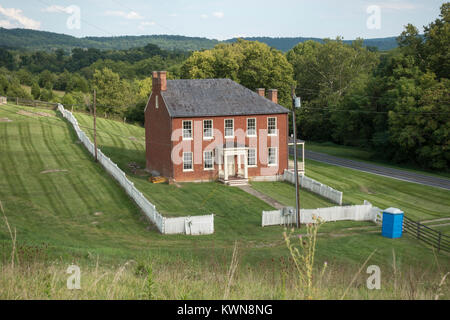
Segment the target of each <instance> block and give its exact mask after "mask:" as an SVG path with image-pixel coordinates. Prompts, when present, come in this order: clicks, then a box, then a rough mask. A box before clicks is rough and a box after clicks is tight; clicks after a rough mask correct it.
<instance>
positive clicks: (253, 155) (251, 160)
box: [247, 148, 256, 167]
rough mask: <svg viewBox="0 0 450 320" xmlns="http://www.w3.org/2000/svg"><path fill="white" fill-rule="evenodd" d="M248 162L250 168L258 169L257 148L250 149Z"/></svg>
mask: <svg viewBox="0 0 450 320" xmlns="http://www.w3.org/2000/svg"><path fill="white" fill-rule="evenodd" d="M247 161H248V166H249V167H256V148H250V149H248V157H247Z"/></svg>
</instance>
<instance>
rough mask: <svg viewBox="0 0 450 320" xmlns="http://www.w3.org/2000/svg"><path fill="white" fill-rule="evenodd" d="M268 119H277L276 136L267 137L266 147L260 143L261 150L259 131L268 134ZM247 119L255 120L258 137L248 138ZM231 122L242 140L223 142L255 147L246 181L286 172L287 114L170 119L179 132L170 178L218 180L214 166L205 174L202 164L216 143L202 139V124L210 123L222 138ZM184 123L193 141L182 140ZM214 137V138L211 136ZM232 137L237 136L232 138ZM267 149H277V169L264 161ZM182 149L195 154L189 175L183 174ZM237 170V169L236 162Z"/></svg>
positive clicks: (175, 143) (216, 168)
mask: <svg viewBox="0 0 450 320" xmlns="http://www.w3.org/2000/svg"><path fill="white" fill-rule="evenodd" d="M269 117H275V118H276V119H277V129H278V133H277V136H275V137H267V143H263V146H264V147H263V148H261V146H260V140H261V139H264V138H263V135H264V134H261V133H260V131H259V130H260V129H264V130H267V119H268V118H269ZM247 118H256V128H257V137H256V138H255V137H251V138H250V137H247V135H246V130H247ZM226 119H234V130H235V131H237V130H242V132H243V139H241V140H240V141H238V140H239V139H238V138H237V137H235V138H234V139H225V138H224V141H226V142H227V143H228V142H233V141H234V142H239V143H241V144H245V145H246V146H249V147H255V146H256V149H257V166H256V167H249V168H248V174H249V178H251V177H255V176H273V175H281V174H283V172H284V170H285V169H287V168H288V149H287V139H288V115H287V114H276V115H256V116H252V115H249V116H234V117H205V118H175V119H172V128H173V129H174V130H175V129H178V130H179V132H180V134H179V138H178V140H177V141H174V142H173V148H174V155H175V156H176V157H175V158H177V159H178V163H174V164H173V178H174V179H175V180H177V181H200V180H214V179H216V178H217V177H218V165H217V164H215V165H214V170H205V169H204V161H203V151H204V150H206V148H207V147H208V146H214V145H215V143H219V142H220V141H217V139H216V138H214V139H213V140H204V139H203V120H213V129H214V130H218V131H220V132H221V134H222V136H223V137H224V131H225V120H226ZM183 120H192V121H193V139H192V140H183V138H182V124H183ZM214 136H215V137H216V134H214ZM235 136H238V135H237V134H235ZM194 141H201V143H199V144H197V148H198V149H201V150H200V151H199V150H194V148H195V145H196V144H195V143H194ZM267 147H277V148H278V157H277V158H278V166H277V167H275V168H274V167H269V166H268V165H267V161H266V162H265V164H264V163H263V162H264V159H263V157H264V158H266V157H267V153H268V151H267V149H266V148H267ZM182 148H183V149H184V152H186V151H191V152H193V154H194V170H193V171H192V172H185V171H183V162H182V152H183V151H182ZM235 162H236V166H237V161H236V160H235Z"/></svg>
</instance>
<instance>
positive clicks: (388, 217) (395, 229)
mask: <svg viewBox="0 0 450 320" xmlns="http://www.w3.org/2000/svg"><path fill="white" fill-rule="evenodd" d="M403 214H404V213H403V211H401V210H400V209H397V208H388V209H386V210H384V211H383V225H382V227H381V235H382V236H383V237H386V238H392V239H394V238H401V237H402V229H403Z"/></svg>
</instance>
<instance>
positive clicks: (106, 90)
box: [92, 68, 132, 113]
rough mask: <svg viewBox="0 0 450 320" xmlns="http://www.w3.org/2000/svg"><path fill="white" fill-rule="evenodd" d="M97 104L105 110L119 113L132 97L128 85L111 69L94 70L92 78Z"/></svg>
mask: <svg viewBox="0 0 450 320" xmlns="http://www.w3.org/2000/svg"><path fill="white" fill-rule="evenodd" d="M92 84H93V87H94V89H96V90H97V104H98V105H99V107H100V108H103V109H104V110H105V111H106V112H114V113H121V112H123V109H124V108H125V107H126V106H128V105H129V103H130V102H131V99H132V95H131V88H130V85H129V84H128V83H127V82H125V81H122V80H121V79H120V76H119V75H118V74H117V73H115V72H113V71H112V70H111V69H108V68H104V69H102V70H96V71H95V73H94V77H93V80H92Z"/></svg>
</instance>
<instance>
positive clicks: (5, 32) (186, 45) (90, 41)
mask: <svg viewBox="0 0 450 320" xmlns="http://www.w3.org/2000/svg"><path fill="white" fill-rule="evenodd" d="M244 39H246V40H252V41H260V42H263V43H266V44H268V45H269V46H271V47H274V48H277V49H279V50H281V51H284V52H286V51H288V50H290V49H291V48H292V47H294V46H295V45H296V44H297V43H299V42H305V41H307V40H314V41H319V42H322V39H319V38H304V37H298V38H270V37H251V38H244ZM236 40H237V39H229V40H225V41H224V42H234V41H236ZM344 42H347V43H351V40H346V41H344ZM148 43H152V44H156V45H158V46H159V47H160V48H161V49H165V50H182V51H196V50H202V49H211V48H213V47H214V46H215V45H216V44H218V43H220V41H218V40H213V39H207V38H197V37H185V36H172V35H149V36H120V37H85V38H76V37H73V36H69V35H65V34H59V33H53V32H47V31H36V30H28V29H4V28H0V47H4V48H23V49H29V50H55V49H64V50H67V51H68V50H71V49H73V48H97V49H101V50H123V49H130V48H135V47H144V46H145V45H146V44H148ZM364 45H365V46H368V47H376V48H378V50H380V51H385V50H390V49H393V48H395V47H397V42H396V38H395V37H389V38H379V39H367V40H364Z"/></svg>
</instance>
